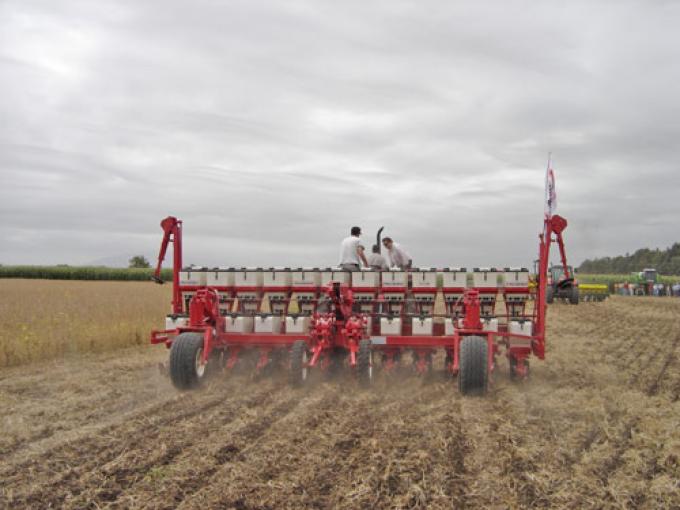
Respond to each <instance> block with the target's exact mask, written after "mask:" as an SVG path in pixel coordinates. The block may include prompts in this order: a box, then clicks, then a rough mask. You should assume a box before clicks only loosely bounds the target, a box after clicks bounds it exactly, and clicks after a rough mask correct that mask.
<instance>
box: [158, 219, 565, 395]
mask: <svg viewBox="0 0 680 510" xmlns="http://www.w3.org/2000/svg"><path fill="white" fill-rule="evenodd" d="M566 227H567V221H566V220H565V219H564V218H562V217H561V216H558V215H548V214H546V217H545V220H544V225H543V231H542V232H541V233H540V235H539V259H538V271H537V275H536V280H535V281H532V279H531V278H530V274H529V271H528V270H527V269H524V268H504V269H496V268H474V269H472V270H471V271H468V270H467V269H466V268H443V269H439V270H437V269H434V268H413V269H410V270H408V271H402V270H388V271H375V270H370V269H364V270H361V271H354V272H346V271H343V270H341V269H339V268H325V269H319V268H297V269H291V268H212V269H208V268H197V267H183V265H182V221H181V220H179V219H177V218H174V217H168V218H165V219H164V220H163V221H162V222H161V228H162V229H163V242H162V245H161V249H160V253H159V257H158V264H157V267H156V272H155V276H154V280H156V281H157V282H159V283H160V282H161V279H160V270H161V266H162V263H163V260H164V258H165V255H166V252H167V250H168V248H169V245H170V244H172V245H173V279H172V313H170V314H169V315H168V316H167V317H166V326H165V329H164V330H162V331H153V332H152V334H151V342H152V343H153V344H161V343H162V344H165V345H166V346H167V347H168V348H169V349H170V360H169V373H170V378H171V380H172V382H173V384H174V385H175V386H176V387H177V388H178V389H181V390H186V389H191V388H195V387H197V386H200V384H201V383H202V381H203V380H204V379H205V378H206V376H207V374H208V373H209V372H210V371H213V370H215V369H220V370H226V371H228V370H231V369H233V368H234V367H236V366H237V365H238V364H240V363H242V362H243V360H244V358H245V356H246V354H247V353H251V356H250V358H255V359H256V360H257V362H256V364H255V367H254V369H255V370H256V371H257V372H261V371H263V370H265V369H267V368H268V367H271V366H275V365H281V366H283V367H285V368H287V369H288V371H289V372H288V373H289V379H290V382H291V383H292V384H293V385H301V384H304V383H306V382H307V381H308V374H309V372H310V371H312V370H316V371H318V372H322V373H332V372H334V371H336V370H340V369H343V368H345V369H350V370H352V371H353V372H354V374H355V376H356V378H357V380H358V381H359V382H360V383H361V384H363V385H369V384H370V383H371V382H372V380H373V378H374V373H375V371H376V370H377V369H381V370H382V371H385V372H390V371H393V370H395V369H396V368H397V367H400V366H403V364H402V363H401V361H402V358H403V356H404V355H405V354H410V355H411V358H412V360H413V363H412V368H413V370H414V371H415V372H416V373H418V374H427V373H429V372H430V371H431V370H432V367H433V357H434V355H435V354H436V352H437V351H442V350H443V351H444V353H445V356H444V357H445V362H444V364H445V370H446V372H447V373H448V374H450V375H451V376H457V378H458V386H459V389H460V391H461V393H463V394H473V393H484V392H485V391H486V390H487V388H488V385H489V383H490V381H491V378H492V375H493V373H494V372H495V371H496V367H497V363H496V360H497V357H498V356H499V355H505V356H506V357H507V358H508V362H509V363H508V364H509V367H510V376H511V378H517V379H523V378H526V377H527V376H528V374H529V362H528V360H529V358H530V356H532V355H533V356H536V357H537V358H539V359H544V357H545V341H546V338H545V325H546V312H547V308H546V301H547V300H546V297H547V293H548V292H549V289H550V287H549V286H548V260H549V257H550V248H551V245H552V244H553V243H557V244H558V245H559V249H560V254H561V257H562V260H563V262H564V266H565V267H566V256H565V251H564V243H563V239H562V233H563V231H564V229H565V228H566ZM565 273H566V276H567V277H569V275H570V273H569V272H568V270H567V271H565ZM252 353H255V356H252Z"/></svg>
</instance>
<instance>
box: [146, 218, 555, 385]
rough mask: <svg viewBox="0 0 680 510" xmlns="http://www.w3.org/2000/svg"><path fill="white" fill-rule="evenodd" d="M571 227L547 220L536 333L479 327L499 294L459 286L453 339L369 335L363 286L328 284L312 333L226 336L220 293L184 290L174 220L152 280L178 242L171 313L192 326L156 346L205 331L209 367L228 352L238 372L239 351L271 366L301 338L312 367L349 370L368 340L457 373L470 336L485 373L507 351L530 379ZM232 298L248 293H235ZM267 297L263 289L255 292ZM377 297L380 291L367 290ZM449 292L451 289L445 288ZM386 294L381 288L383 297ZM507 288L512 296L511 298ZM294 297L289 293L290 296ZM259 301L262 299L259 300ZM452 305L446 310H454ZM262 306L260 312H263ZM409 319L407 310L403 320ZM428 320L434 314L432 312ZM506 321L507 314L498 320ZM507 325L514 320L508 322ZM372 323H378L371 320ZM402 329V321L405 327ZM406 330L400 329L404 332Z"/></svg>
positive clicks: (541, 353) (158, 336) (157, 339)
mask: <svg viewBox="0 0 680 510" xmlns="http://www.w3.org/2000/svg"><path fill="white" fill-rule="evenodd" d="M566 227H567V221H566V220H565V219H564V218H563V217H561V216H558V215H553V216H546V217H545V221H544V226H543V231H542V232H541V233H540V234H539V261H538V262H539V264H538V272H537V275H536V285H535V286H530V287H531V288H530V289H528V292H530V293H531V294H532V295H533V297H534V300H535V304H534V307H533V311H532V312H531V314H530V315H524V316H522V317H520V318H521V319H526V320H532V322H533V334H532V335H519V334H515V333H511V332H510V331H509V330H508V324H509V322H508V324H506V325H504V327H501V328H499V331H486V330H484V329H483V326H482V317H481V316H480V310H481V299H480V297H481V296H480V295H481V294H483V293H486V294H488V293H493V294H494V295H497V294H498V292H499V289H475V288H473V287H472V288H471V287H468V288H465V289H456V291H457V290H461V291H462V298H461V301H462V305H461V306H462V308H461V310H462V327H458V326H459V324H458V323H457V321H458V320H459V319H458V317H453V316H452V315H450V314H447V317H451V318H452V319H453V321H454V332H453V334H452V335H445V334H444V335H434V334H433V335H432V336H426V335H418V336H412V335H385V336H383V335H372V334H371V332H369V331H367V330H366V324H367V322H368V317H369V316H372V317H373V319H375V318H376V317H377V316H379V314H377V313H376V307H373V311H372V312H371V313H368V314H367V313H361V312H359V311H357V310H356V306H355V305H357V304H358V302H357V301H355V300H354V298H353V292H357V291H358V292H361V290H362V289H350V288H349V286H348V285H346V284H340V283H338V282H331V283H330V284H328V285H327V286H326V287H325V288H323V292H324V293H325V294H326V295H327V296H328V299H329V302H330V304H331V311H329V312H327V313H323V314H320V313H316V311H315V312H314V313H313V315H312V317H311V327H310V331H309V333H308V334H299V333H298V334H286V333H283V334H273V333H272V334H263V333H227V332H225V317H223V316H221V315H220V310H219V295H218V292H217V289H215V288H208V287H196V286H182V285H180V275H179V273H180V271H181V270H182V221H181V220H178V219H177V218H175V217H172V216H170V217H167V218H165V219H164V220H163V221H162V222H161V228H162V229H163V240H162V243H161V248H160V252H159V256H158V263H157V266H156V271H155V273H154V276H153V279H154V281H156V282H158V283H162V281H161V279H160V270H161V266H162V263H163V260H164V258H165V255H166V252H167V249H168V245H169V243H171V242H172V243H173V255H174V257H173V279H172V285H173V290H172V296H173V298H172V313H173V314H175V315H182V314H188V325H187V326H186V327H179V328H175V329H169V330H162V331H152V333H151V343H153V344H159V343H164V344H165V345H166V346H167V347H168V348H169V347H171V345H172V341H173V338H174V337H175V336H177V335H178V334H180V333H183V332H187V331H191V332H198V333H201V332H202V333H203V335H204V346H203V354H202V356H203V362H204V363H207V361H208V358H209V357H210V355H211V352H212V351H213V350H215V349H222V350H225V349H226V350H228V351H229V360H228V362H227V364H226V366H227V368H230V367H233V366H234V365H235V364H236V362H237V360H238V356H239V354H240V353H241V352H242V351H243V350H244V349H259V351H260V361H259V362H258V368H259V369H261V368H264V366H266V365H267V364H268V363H269V361H270V357H269V355H270V353H271V351H272V350H274V349H289V348H290V347H291V346H292V345H293V343H295V342H296V341H299V340H304V341H305V342H306V343H307V345H308V347H309V350H310V351H311V354H312V355H311V358H310V360H309V361H308V366H309V367H313V366H316V365H317V364H319V361H320V360H323V363H321V365H322V366H327V365H328V359H327V358H328V356H329V355H330V354H329V353H332V352H337V351H338V350H342V351H344V352H346V353H347V355H348V357H349V365H350V366H352V367H353V366H355V365H356V353H357V349H358V344H359V341H360V340H362V339H367V338H370V339H371V343H372V348H373V350H375V351H382V352H384V353H387V354H388V355H390V356H391V357H392V356H393V355H394V353H395V352H399V351H400V350H403V349H411V350H413V351H414V352H415V353H416V354H417V355H418V357H419V360H418V363H417V368H418V367H419V368H418V371H424V365H423V363H424V362H425V358H424V357H425V356H426V355H427V354H428V353H432V352H433V351H434V350H435V349H440V348H444V349H445V350H446V351H447V354H448V355H449V359H450V362H449V363H448V366H447V370H448V371H449V372H450V373H452V374H456V373H457V372H458V371H459V368H460V345H461V342H462V340H463V339H464V338H465V337H468V336H481V337H483V338H486V340H487V342H488V349H487V352H488V365H487V368H488V372H489V374H491V373H492V372H493V371H494V369H495V357H496V356H497V355H498V354H500V353H501V352H502V347H505V354H506V356H508V358H509V359H510V360H511V361H512V365H513V366H514V370H515V375H518V376H520V377H525V376H526V375H528V365H527V364H526V360H527V359H528V358H529V357H530V356H531V355H532V354H533V355H534V356H536V357H537V358H539V359H541V360H542V359H545V341H546V337H545V326H546V313H547V307H546V284H547V270H548V261H549V258H550V248H551V245H552V243H554V242H555V243H557V244H558V247H559V251H560V257H561V260H562V264H563V265H564V267H565V273H566V274H567V275H568V269H567V260H566V254H565V248H564V240H563V236H562V233H563V232H564V230H565V228H566ZM230 290H232V291H233V292H234V294H235V293H237V292H238V291H239V290H243V289H237V288H234V289H230ZM253 290H257V291H259V293H260V296H262V295H263V294H264V292H263V289H259V288H258V289H253ZM290 290H291V289H289V291H290ZM367 290H370V292H371V293H375V294H376V296H377V295H378V293H379V289H378V288H371V289H367ZM442 290H444V291H445V292H446V291H447V290H449V291H450V290H451V289H442ZM187 291H192V292H195V293H196V294H195V295H194V297H193V299H192V300H191V302H190V304H189V307H188V308H189V309H188V310H186V309H185V304H184V303H183V302H182V293H183V292H187ZM384 291H385V289H380V294H381V295H382V294H383V293H384ZM512 292H513V291H512V290H509V291H508V293H512ZM289 298H290V296H289ZM260 299H261V298H260ZM453 308H455V307H451V306H447V311H448V312H451V311H452V310H453ZM258 309H259V308H258ZM406 316H407V314H406V313H405V312H404V307H402V320H403V317H406ZM431 317H433V318H434V317H435V315H434V314H432V315H431ZM500 317H502V316H500ZM506 318H507V320H508V321H510V320H511V318H508V317H506ZM373 323H374V326H375V323H376V321H375V320H373ZM402 324H405V322H402ZM402 332H403V331H402Z"/></svg>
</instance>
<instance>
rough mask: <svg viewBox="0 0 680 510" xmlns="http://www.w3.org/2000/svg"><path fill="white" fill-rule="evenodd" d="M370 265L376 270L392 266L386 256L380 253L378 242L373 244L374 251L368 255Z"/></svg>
mask: <svg viewBox="0 0 680 510" xmlns="http://www.w3.org/2000/svg"><path fill="white" fill-rule="evenodd" d="M368 265H369V266H370V267H371V269H375V270H376V271H387V270H388V269H389V268H390V267H389V266H388V265H387V261H386V260H385V257H383V256H382V255H381V254H380V246H378V245H377V244H374V245H373V253H371V254H370V255H369V256H368Z"/></svg>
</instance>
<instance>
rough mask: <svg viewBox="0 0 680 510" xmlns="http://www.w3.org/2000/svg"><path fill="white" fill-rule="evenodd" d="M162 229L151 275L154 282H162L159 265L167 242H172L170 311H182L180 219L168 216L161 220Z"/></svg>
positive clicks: (163, 256)
mask: <svg viewBox="0 0 680 510" xmlns="http://www.w3.org/2000/svg"><path fill="white" fill-rule="evenodd" d="M161 228H162V229H163V242H162V243H161V249H160V251H159V252H158V263H157V264H156V271H155V272H154V274H153V276H152V277H151V278H152V280H153V281H155V282H156V283H163V280H162V279H161V267H162V266H163V260H164V259H165V254H166V252H167V250H168V243H173V255H172V313H182V293H181V292H180V290H179V272H180V271H181V269H182V220H178V219H177V218H175V217H174V216H168V217H167V218H165V219H164V220H163V221H161Z"/></svg>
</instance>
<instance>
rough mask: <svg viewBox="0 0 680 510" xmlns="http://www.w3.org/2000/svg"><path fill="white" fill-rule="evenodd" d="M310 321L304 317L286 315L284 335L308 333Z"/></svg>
mask: <svg viewBox="0 0 680 510" xmlns="http://www.w3.org/2000/svg"><path fill="white" fill-rule="evenodd" d="M310 320H311V319H310V318H309V317H308V316H306V315H288V316H287V317H286V333H288V334H290V333H304V334H306V333H308V332H309V324H310Z"/></svg>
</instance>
